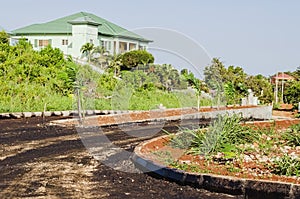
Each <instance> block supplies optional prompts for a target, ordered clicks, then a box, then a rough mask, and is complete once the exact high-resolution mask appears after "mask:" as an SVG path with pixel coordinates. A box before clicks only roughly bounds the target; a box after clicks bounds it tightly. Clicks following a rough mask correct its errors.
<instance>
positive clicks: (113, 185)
mask: <svg viewBox="0 0 300 199" xmlns="http://www.w3.org/2000/svg"><path fill="white" fill-rule="evenodd" d="M57 119H62V118H61V117H49V118H46V120H43V118H41V117H33V118H27V119H2V120H0V154H1V156H0V198H1V199H4V198H147V199H149V198H171V199H172V198H197V199H198V198H225V199H226V198H237V197H236V196H230V195H226V194H220V193H212V192H209V191H206V190H203V189H197V188H193V187H190V186H183V185H180V184H178V183H175V182H170V181H168V180H166V179H161V178H159V177H156V176H153V175H151V174H144V173H142V172H140V171H139V170H138V169H137V168H135V167H134V165H133V163H132V162H131V161H130V160H129V159H124V158H123V159H120V160H117V161H113V162H109V161H110V160H111V157H119V156H118V154H117V153H120V151H121V153H124V152H125V156H126V155H128V154H129V155H130V152H131V151H132V150H133V149H134V146H136V145H137V144H138V143H140V142H141V141H142V140H145V139H149V138H148V137H136V138H135V137H134V136H132V135H131V136H128V135H127V134H125V133H122V131H121V130H120V129H118V128H117V127H107V128H106V129H102V130H103V134H102V136H104V134H105V136H106V137H108V138H109V140H111V141H112V142H113V143H114V144H115V145H114V146H115V148H116V149H117V150H111V151H110V154H107V153H106V154H105V153H103V152H101V150H100V151H99V146H98V145H97V147H98V149H97V147H96V149H95V150H94V151H93V150H91V148H90V150H87V149H86V147H85V145H84V144H83V143H85V144H86V141H89V139H88V138H86V137H85V138H84V140H85V141H84V142H82V139H81V137H80V135H79V134H78V132H77V130H78V129H77V130H76V128H75V127H59V126H49V125H47V123H48V122H49V120H57ZM168 125H169V127H168V128H175V126H176V124H168ZM172 125H173V127H172ZM91 132H92V134H91V136H90V137H93V136H95V133H96V132H97V128H96V130H95V129H93V130H91ZM90 137H89V138H90ZM102 148H103V147H102ZM97 150H98V153H96V152H95V151H97ZM125 150H126V151H127V152H128V153H127V154H126V151H125ZM91 153H92V154H93V156H92V155H91ZM103 154H104V155H105V158H104V156H103ZM125 156H124V157H125ZM99 160H101V161H99ZM103 162H105V164H104V163H103ZM107 165H110V166H107ZM114 166H115V167H116V168H117V169H119V170H120V169H121V170H122V168H125V167H126V168H127V169H128V170H129V171H130V172H123V171H118V170H115V169H113V168H112V167H114Z"/></svg>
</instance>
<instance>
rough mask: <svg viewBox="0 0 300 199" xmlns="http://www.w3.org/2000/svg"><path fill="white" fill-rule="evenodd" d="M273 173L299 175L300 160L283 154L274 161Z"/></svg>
mask: <svg viewBox="0 0 300 199" xmlns="http://www.w3.org/2000/svg"><path fill="white" fill-rule="evenodd" d="M273 173H275V174H278V175H286V176H299V175H300V160H299V159H296V158H292V157H290V156H288V155H287V154H285V155H284V156H283V157H281V158H280V159H279V160H276V161H275V162H274V169H273Z"/></svg>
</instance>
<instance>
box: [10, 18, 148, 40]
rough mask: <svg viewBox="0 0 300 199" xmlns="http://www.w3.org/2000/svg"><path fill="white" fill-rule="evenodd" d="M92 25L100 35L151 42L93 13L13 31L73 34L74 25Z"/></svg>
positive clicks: (20, 32) (23, 33) (24, 33)
mask: <svg viewBox="0 0 300 199" xmlns="http://www.w3.org/2000/svg"><path fill="white" fill-rule="evenodd" d="M83 23H84V24H92V25H98V24H100V25H99V26H98V31H99V34H102V35H108V36H113V37H123V38H130V39H136V40H139V41H146V42H150V41H151V40H148V39H145V38H143V37H142V36H140V35H138V34H136V33H133V32H131V31H128V30H126V29H125V28H122V27H120V26H118V25H116V24H114V23H111V22H109V21H107V20H105V19H103V18H101V17H98V16H96V15H94V14H91V13H86V12H79V13H76V14H73V15H70V16H66V17H62V18H59V19H56V20H53V21H50V22H47V23H42V24H33V25H29V26H25V27H23V28H19V29H16V30H13V31H12V32H13V33H14V34H15V35H31V34H72V24H83Z"/></svg>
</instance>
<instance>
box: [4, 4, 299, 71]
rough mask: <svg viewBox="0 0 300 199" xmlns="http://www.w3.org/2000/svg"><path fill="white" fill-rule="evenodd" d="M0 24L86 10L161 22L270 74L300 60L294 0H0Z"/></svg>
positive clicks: (133, 21)
mask: <svg viewBox="0 0 300 199" xmlns="http://www.w3.org/2000/svg"><path fill="white" fill-rule="evenodd" d="M1 1H2V2H1V12H0V26H3V27H4V28H6V29H7V30H14V29H16V28H20V27H23V26H26V25H30V24H33V23H44V22H47V21H51V20H54V19H57V18H60V17H64V16H67V15H70V14H73V13H76V12H80V11H84V12H90V13H93V14H95V15H97V16H99V17H102V18H105V19H107V20H109V21H111V22H113V23H115V24H118V25H120V26H122V27H124V28H126V29H129V30H132V29H136V28H141V27H160V28H167V29H172V30H176V31H179V32H181V33H183V34H185V35H187V36H188V37H191V38H193V39H194V40H195V41H197V43H199V44H201V45H202V46H203V47H204V48H205V50H206V51H207V52H208V53H209V55H210V56H211V57H218V58H220V59H221V61H223V62H224V64H225V66H229V65H234V66H241V67H243V68H244V69H245V71H246V72H247V73H249V74H258V73H261V74H263V75H266V76H269V75H272V74H274V73H276V72H278V71H294V70H296V68H297V67H298V66H299V65H300V24H299V22H300V11H299V8H300V1H298V0H288V1H283V0H252V1H250V0H249V1H242V0H206V1H204V0H185V1H174V0H173V1H171V0H151V1H149V0H147V1H145V0H144V1H143V0H128V1H124V0H123V1H121V0H119V1H118V0H114V1H109V0H105V1H102V0H51V1H50V0H18V1H16V0H10V1H4V0H1Z"/></svg>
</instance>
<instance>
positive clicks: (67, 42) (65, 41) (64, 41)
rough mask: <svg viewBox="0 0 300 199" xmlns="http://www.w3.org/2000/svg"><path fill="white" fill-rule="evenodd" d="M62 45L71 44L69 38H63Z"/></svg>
mask: <svg viewBox="0 0 300 199" xmlns="http://www.w3.org/2000/svg"><path fill="white" fill-rule="evenodd" d="M61 44H62V45H69V41H68V40H67V39H63V40H61Z"/></svg>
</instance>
